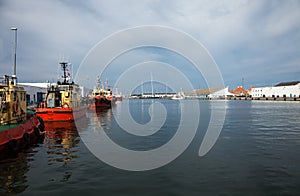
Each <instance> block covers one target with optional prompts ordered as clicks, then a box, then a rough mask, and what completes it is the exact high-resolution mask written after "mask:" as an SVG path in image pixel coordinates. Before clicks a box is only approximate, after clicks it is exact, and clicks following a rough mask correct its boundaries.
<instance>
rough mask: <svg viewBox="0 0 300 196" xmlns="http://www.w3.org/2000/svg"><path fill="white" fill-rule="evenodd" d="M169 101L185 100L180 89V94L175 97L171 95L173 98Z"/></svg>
mask: <svg viewBox="0 0 300 196" xmlns="http://www.w3.org/2000/svg"><path fill="white" fill-rule="evenodd" d="M171 99H173V100H181V99H185V95H184V93H183V91H182V88H180V92H179V93H177V94H175V95H173V97H171Z"/></svg>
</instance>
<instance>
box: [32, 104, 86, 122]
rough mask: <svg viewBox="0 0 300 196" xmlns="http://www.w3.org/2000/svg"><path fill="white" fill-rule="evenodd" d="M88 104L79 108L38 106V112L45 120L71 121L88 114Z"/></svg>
mask: <svg viewBox="0 0 300 196" xmlns="http://www.w3.org/2000/svg"><path fill="white" fill-rule="evenodd" d="M86 110H87V106H80V107H77V108H37V109H36V114H37V115H38V116H39V117H41V118H42V119H43V120H44V121H45V122H55V121H69V122H72V121H74V120H75V119H79V118H82V117H85V116H86Z"/></svg>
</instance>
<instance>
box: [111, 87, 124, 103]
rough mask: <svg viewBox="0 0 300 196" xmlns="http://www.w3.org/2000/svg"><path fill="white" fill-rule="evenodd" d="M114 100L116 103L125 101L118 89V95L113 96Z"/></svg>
mask: <svg viewBox="0 0 300 196" xmlns="http://www.w3.org/2000/svg"><path fill="white" fill-rule="evenodd" d="M113 99H114V100H115V101H116V102H120V101H123V96H122V95H121V94H120V93H119V92H118V89H116V93H115V94H114V95H113Z"/></svg>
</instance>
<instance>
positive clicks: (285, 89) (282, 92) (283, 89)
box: [250, 81, 300, 98]
mask: <svg viewBox="0 0 300 196" xmlns="http://www.w3.org/2000/svg"><path fill="white" fill-rule="evenodd" d="M250 95H251V96H252V97H254V98H259V97H273V98H277V97H278V98H279V97H284V98H285V97H291V98H292V97H294V98H296V97H299V98H300V81H294V82H282V83H279V84H277V85H275V86H268V87H254V88H251V92H250Z"/></svg>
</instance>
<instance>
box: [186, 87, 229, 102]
mask: <svg viewBox="0 0 300 196" xmlns="http://www.w3.org/2000/svg"><path fill="white" fill-rule="evenodd" d="M184 94H185V97H186V98H187V99H224V98H226V97H232V96H234V95H233V94H232V93H230V92H228V87H221V88H204V89H197V90H193V91H190V92H185V93H184Z"/></svg>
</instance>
